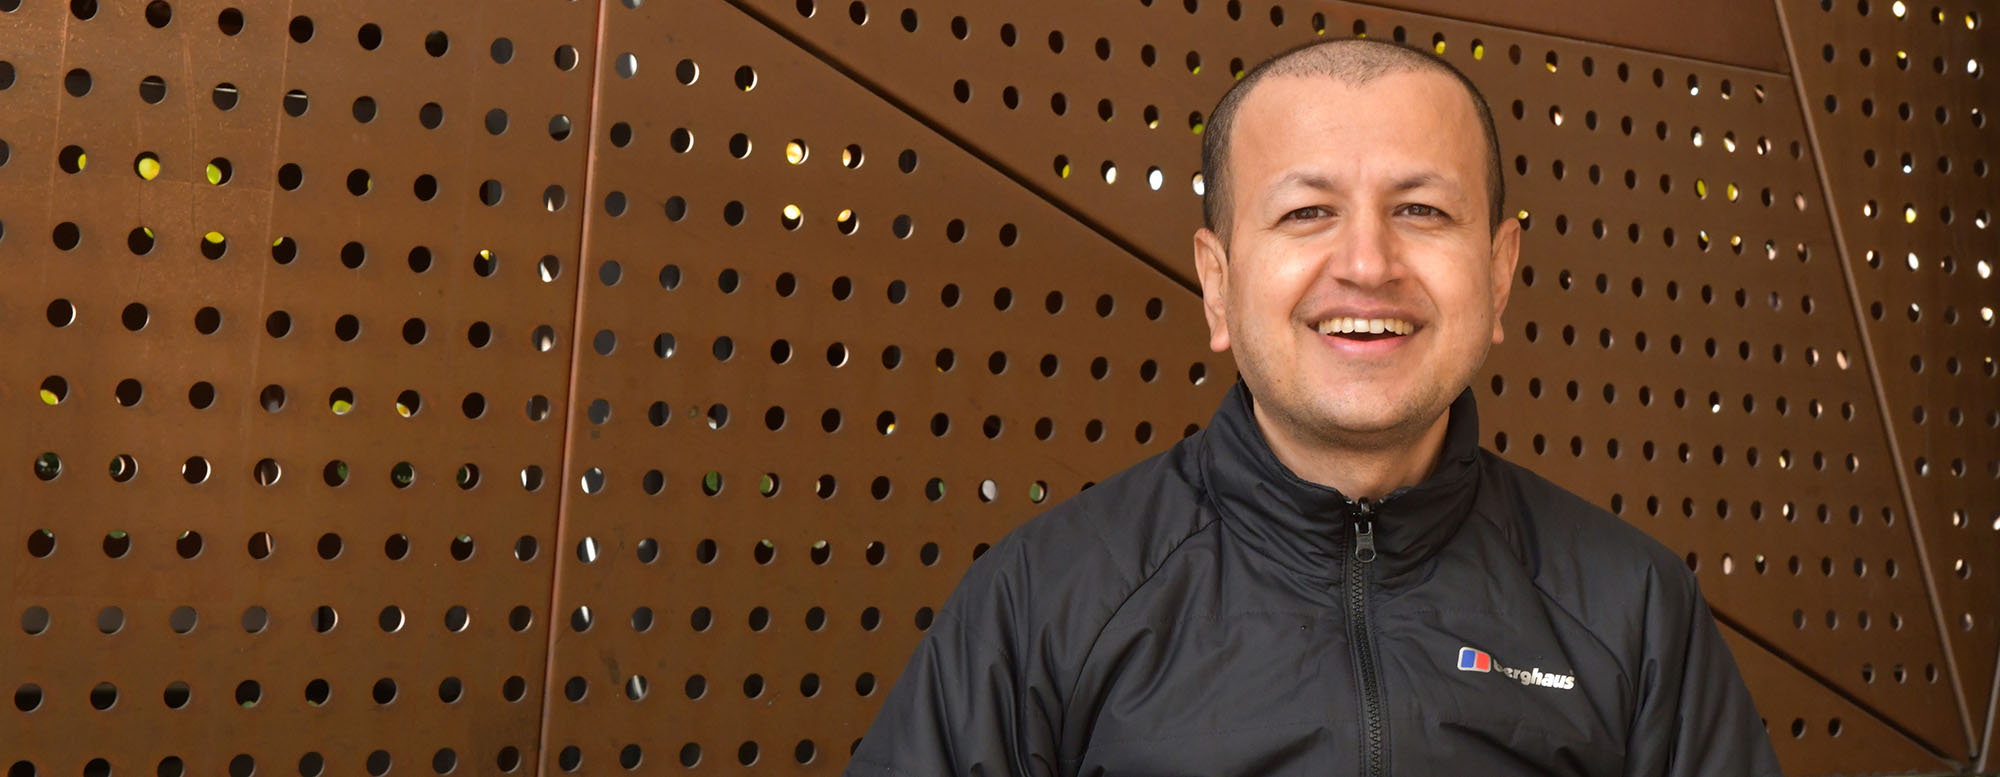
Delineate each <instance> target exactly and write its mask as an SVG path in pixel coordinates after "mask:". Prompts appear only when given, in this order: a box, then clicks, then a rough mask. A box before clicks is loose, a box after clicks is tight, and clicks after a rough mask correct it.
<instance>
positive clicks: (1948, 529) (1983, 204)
mask: <svg viewBox="0 0 2000 777" xmlns="http://www.w3.org/2000/svg"><path fill="white" fill-rule="evenodd" d="M1779 10H1780V11H1781V13H1782V15H1783V18H1784V20H1785V22H1786V28H1787V32H1788V35H1789V38H1788V43H1789V46H1790V48H1791V50H1792V52H1793V55H1794V57H1795V61H1796V62H1797V67H1796V68H1795V72H1797V73H1798V77H1799V80H1798V84H1797V88H1798V92H1799V93H1800V95H1801V97H1802V100H1803V101H1804V103H1805V104H1806V108H1807V110H1806V117H1807V122H1808V124H1809V126H1811V127H1812V128H1813V130H1814V132H1813V137H1814V139H1815V141H1816V143H1817V145H1816V147H1815V149H1814V154H1815V159H1816V162H1817V163H1818V164H1819V165H1820V169H1821V171H1822V174H1823V176H1824V181H1825V196H1826V200H1827V201H1828V202H1830V203H1831V204H1832V206H1833V207H1834V222H1835V224H1836V226H1837V227H1838V229H1839V233H1838V235H1839V238H1840V248H1841V256H1842V262H1843V264H1844V265H1845V267H1846V268H1847V271H1848V273H1849V275H1850V277H1851V278H1852V283H1853V288H1854V290H1855V295H1854V300H1855V302H1854V307H1855V315H1857V316H1858V317H1859V318H1860V320H1861V321H1862V322H1863V324H1864V331H1865V334H1866V336H1867V338H1868V340H1869V343H1870V346H1871V348H1870V350H1869V361H1870V366H1871V367H1872V370H1873V373H1874V374H1875V375H1876V376H1877V380H1878V382H1879V383H1878V385H1879V386H1880V392H1879V395H1878V397H1877V401H1878V402H1879V404H1880V406H1879V410H1878V412H1879V413H1881V414H1883V415H1884V416H1885V417H1886V419H1887V423H1888V424H1889V427H1890V431H1891V432H1892V433H1893V435H1894V442H1895V444H1896V446H1897V450H1896V451H1895V453H1896V458H1895V459H1894V460H1892V461H1890V462H1887V463H1888V464H1890V465H1891V466H1893V468H1894V474H1895V476H1896V478H1897V479H1898V480H1899V481H1900V482H1902V483H1903V484H1905V494H1906V495H1907V496H1908V497H1909V500H1910V501H1909V503H1908V505H1907V506H1906V509H1908V510H1910V511H1911V512H1912V515H1913V518H1914V521H1913V523H1914V524H1915V526H1916V529H1917V537H1918V539H1919V540H1920V541H1921V542H1922V543H1923V545H1924V548H1925V551H1926V553H1927V556H1928V559H1927V563H1926V564H1925V565H1924V566H1923V567H1922V568H1921V570H1920V571H1921V572H1922V573H1923V575H1924V578H1925V580H1926V582H1927V584H1929V585H1931V586H1933V588H1934V591H1935V596H1934V599H1933V607H1934V611H1935V615H1936V619H1937V620H1938V621H1939V625H1940V627H1941V628H1942V629H1943V631H1944V632H1945V633H1946V634H1948V635H1949V645H1950V647H1951V648H1952V650H1953V658H1954V661H1953V666H1954V667H1955V668H1956V671H1955V672H1954V676H1953V677H1950V678H1948V680H1949V681H1951V682H1954V683H1956V688H1957V690H1958V691H1959V694H1960V695H1959V699H1958V700H1959V703H1961V704H1964V705H1966V706H1967V707H1968V708H1969V710H1968V715H1967V724H1968V726H1969V727H1970V728H1971V731H1970V732H1969V733H1970V734H1971V735H1972V736H1973V737H1975V741H1985V742H1987V743H1988V747H1989V749H1990V745H1991V736H1992V734H1991V732H1992V726H1993V707H1992V703H1993V702H1992V700H1993V699H1994V698H1995V693H1996V691H1995V679H1996V678H1995V664H1996V661H2000V586H1996V585H1995V583H1994V578H1993V575H1994V573H1995V572H1996V571H2000V542H1996V541H1995V539H1996V533H2000V455H1996V451H1995V448H1996V442H1995V441H1996V439H2000V432H1996V431H1995V429H1996V428H2000V380H1996V377H2000V365H1996V364H1995V359H1996V358H2000V329H1996V328H1995V326H1994V324H1995V321H1994V308H1995V307H1996V306H2000V280H1996V279H1994V278H1993V271H1994V269H1995V267H1994V264H1995V263H1996V262H2000V252H1996V251H1995V248H1996V247H2000V235H1996V230H1994V229H1993V225H1992V220H1993V211H1994V208H1995V202H1996V200H2000V197H1996V195H2000V186H1996V184H1995V181H1994V179H1993V178H1992V172H1991V169H1990V166H1991V165H1992V164H1993V163H1994V162H1995V161H1996V160H1995V159H1993V158H1992V155H1993V152H1994V150H1995V149H1996V148H2000V144H1996V143H1995V141H1994V133H1995V130H1994V128H1993V127H1991V126H1988V125H1989V123H1990V122H1991V117H1990V114H1991V112H1992V111H1993V110H1994V109H1995V108H1996V106H2000V84H1996V82H1995V81H1994V79H1993V78H1992V77H1991V76H1990V74H1988V73H1986V72H1985V71H1986V68H1989V67H1991V66H1992V65H1993V64H1994V57H1995V55H1996V54H2000V47H1996V46H1995V45H1994V42H1993V34H1992V32H1991V31H1990V30H1988V29H1987V24H1989V23H1990V22H1991V21H1992V18H1991V17H1992V14H1993V12H1994V11H1995V10H1996V9H1995V8H1994V7H1993V6H1991V5H1990V4H1989V5H1982V6H1974V7H1960V6H1951V7H1948V8H1938V7H1932V6H1929V5H1922V4H1916V5H1909V6H1896V5H1891V4H1880V3H1877V4H1873V5H1872V6H1871V5H1869V4H1862V5H1853V4H1848V3H1841V4H1838V5H1835V4H1831V3H1829V4H1825V5H1822V4H1819V3H1804V2H1785V3H1781V4H1780V8H1779ZM1878 471H1879V470H1878ZM1981 756H1982V758H1984V759H1985V762H1986V764H1987V766H1984V767H1982V768H1991V764H1992V763H1993V761H1992V759H1991V757H1990V755H1987V754H1986V752H1982V754H1981Z"/></svg>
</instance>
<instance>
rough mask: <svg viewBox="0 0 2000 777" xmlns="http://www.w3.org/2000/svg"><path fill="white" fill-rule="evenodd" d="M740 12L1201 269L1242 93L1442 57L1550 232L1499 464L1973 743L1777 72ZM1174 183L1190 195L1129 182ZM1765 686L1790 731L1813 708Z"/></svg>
mask: <svg viewBox="0 0 2000 777" xmlns="http://www.w3.org/2000/svg"><path fill="white" fill-rule="evenodd" d="M745 5H746V6H748V7H749V9H750V10H751V11H752V12H753V13H754V14H755V15H757V16H758V17H759V18H760V19H763V20H765V21H767V22H768V23H770V24H772V25H774V26H775V27H778V28H780V29H782V30H784V31H785V32H786V33H787V34H788V35H789V36H791V37H792V38H794V39H796V40H798V41H800V42H801V43H802V44H803V45H805V46H807V47H808V48H811V49H812V50H814V51H816V52H818V53H820V54H821V55H822V56H825V57H827V58H829V59H830V60H832V61H834V62H835V63H836V64H838V65H839V66H841V67H843V68H844V69H845V70H846V71H847V72H848V73H849V74H850V75H851V76H852V77H854V78H855V79H856V80H858V81H860V82H862V83H864V84H868V85H870V86H871V87H873V88H874V89H876V90H877V91H878V92H880V93H882V94H884V95H885V96H887V97H888V98H889V99H891V100H894V101H897V102H898V103H900V104H901V105H903V107H904V108H905V110H907V111H909V112H910V113H912V114H914V115H917V116H920V117H922V118H924V119H925V120H926V121H927V122H928V123H930V124H932V125H933V126H935V127H938V128H939V129H940V131H942V132H945V133H947V134H949V135H950V136H952V137H953V138H955V139H957V140H958V141H959V142H960V143H962V144H963V145H965V146H966V147H967V148H969V149H973V150H974V151H975V152H977V153H980V154H981V155H982V156H984V157H986V158H988V159H989V160H991V161H992V162H994V163H995V164H996V165H998V166H1000V167H1002V168H1003V169H1005V170H1007V171H1008V173H1009V174H1010V175H1012V176H1013V177H1015V178H1016V179H1017V180H1019V181H1021V182H1022V184H1023V185H1024V186H1026V187H1027V188H1030V189H1033V190H1036V191H1039V192H1041V193H1043V194H1044V195H1045V196H1047V197H1049V198H1050V199H1051V200H1052V201H1054V202H1057V203H1059V204H1061V205H1063V206H1064V207H1065V208H1066V209H1068V210H1070V211H1072V212H1076V213H1080V214H1082V215H1083V217H1084V219H1085V221H1086V222H1087V223H1090V224H1092V225H1093V226H1095V227H1096V228H1098V229H1099V230H1101V231H1103V232H1105V233H1107V234H1110V235H1114V236H1116V237H1117V238H1118V239H1120V240H1121V241H1122V242H1124V243H1126V244H1127V245H1129V246H1131V247H1133V248H1134V249H1135V250H1137V251H1140V252H1142V253H1143V254H1145V255H1147V256H1148V257H1149V258H1150V260H1151V263H1152V264H1153V265H1154V266H1156V267H1159V268H1161V270H1162V271H1163V272H1168V273H1173V274H1176V275H1177V276H1179V277H1183V278H1184V277H1186V275H1187V274H1188V273H1187V267H1189V266H1190V264H1191V263H1189V262H1188V261H1187V259H1186V258H1185V252H1186V250H1187V249H1186V248H1185V246H1186V238H1185V237H1184V236H1185V235H1186V234H1187V233H1188V232H1190V231H1192V229H1193V228H1194V227H1195V226H1197V225H1198V223H1199V216H1198V214H1197V208H1198V207H1199V197H1198V195H1196V194H1195V191H1194V189H1193V188H1192V186H1191V185H1190V184H1191V181H1190V180H1189V179H1188V178H1187V176H1188V175H1190V173H1189V172H1188V171H1190V170H1192V169H1193V167H1194V166H1195V165H1196V164H1197V162H1198V147H1197V140H1198V137H1199V135H1198V130H1199V127H1200V124H1201V117H1202V112H1203V111H1206V110H1207V109H1208V107H1209V106H1211V105H1213V103H1214V101H1215V99H1216V98H1217V97H1218V96H1219V94H1220V92H1221V91H1222V90H1223V89H1224V88H1226V87H1227V86H1228V85H1229V84H1230V83H1231V82H1232V79H1231V78H1230V77H1229V76H1228V75H1226V74H1229V73H1235V72H1239V71H1240V70H1241V69H1242V67H1243V64H1244V63H1254V62H1256V61H1258V60H1259V59H1261V58H1262V57H1263V56H1265V55H1267V54H1268V53H1270V52H1273V51H1277V50H1281V49H1283V48H1285V47H1287V46H1290V45H1294V44H1297V43H1300V42H1304V41H1307V40H1312V39H1315V38H1319V37H1323V36H1326V35H1354V34H1368V35H1374V36H1380V37H1387V38H1391V39H1394V40H1398V41H1404V42H1409V43H1413V44H1416V45H1428V46H1430V47H1432V48H1434V49H1436V50H1439V51H1440V52H1441V53H1443V55H1444V56H1445V57H1447V58H1448V59H1450V60H1452V61H1453V62H1455V63H1456V64H1458V65H1459V66H1460V67H1461V68H1462V69H1464V70H1465V71H1466V72H1467V74H1468V75H1470V76H1471V77H1472V78H1473V79H1474V80H1475V81H1477V82H1478V83H1480V84H1481V87H1482V89H1483V90H1485V91H1486V93H1487V94H1488V96H1489V99H1491V101H1492V102H1493V104H1494V108H1495V113H1496V118H1497V119H1498V121H1499V130H1500V133H1501V140H1502V145H1503V148H1504V150H1505V152H1506V153H1505V156H1506V166H1507V167H1508V168H1509V169H1508V186H1509V189H1510V198H1511V202H1513V203H1514V205H1515V208H1517V209H1519V210H1520V211H1521V213H1522V214H1524V217H1525V223H1526V225H1527V226H1528V230H1527V233H1526V237H1525V239H1524V248H1523V254H1524V258H1523V266H1522V269H1521V275H1520V277H1519V279H1518V282H1517V287H1516V294H1515V300H1514V308H1513V310H1512V311H1510V316H1509V318H1510V322H1511V323H1510V327H1509V337H1510V342H1509V343H1508V344H1507V345H1505V346H1503V347H1501V348H1500V349H1498V350H1497V351H1496V353H1495V354H1494V357H1493V360H1492V363H1491V364H1490V365H1489V369H1488V371H1487V374H1486V375H1483V376H1481V378H1480V381H1479V383H1478V384H1477V385H1478V388H1479V389H1480V391H1481V394H1482V397H1481V399H1482V401H1483V402H1484V403H1485V406H1486V408H1487V416H1488V418H1489V423H1488V426H1489V429H1488V434H1489V439H1488V441H1487V442H1488V445H1489V446H1490V447H1493V448H1494V449H1496V450H1499V451H1500V452H1502V453H1503V454H1505V455H1508V456H1510V457H1513V458H1515V459H1516V460H1518V461H1521V462H1523V463H1524V464H1527V465H1529V466H1531V467H1533V468H1535V469H1537V470H1538V471H1541V472H1544V473H1546V474H1547V475H1549V476H1550V477H1552V478H1553V479H1555V480H1557V481H1559V482H1562V483H1564V484H1565V485H1567V486H1569V487H1570V488H1572V489H1574V490H1576V491H1578V492H1579V493H1582V494H1584V495H1586V496H1588V497H1590V498H1592V499H1593V500H1595V501H1597V502H1598V503H1600V504H1603V505H1605V506H1606V507H1609V508H1611V509H1612V510H1613V511H1614V512H1617V513H1618V514H1620V515H1622V516H1624V517H1626V518H1627V519H1628V520H1631V521H1632V522H1634V523H1635V524H1636V525H1639V526H1640V527H1642V528H1644V529H1646V530H1648V531H1650V532H1652V533H1653V534H1654V535H1655V536H1656V537H1658V538H1660V539H1661V540H1662V541H1663V542H1665V543H1667V544H1668V545H1669V546H1670V547H1674V548H1677V549H1680V550H1681V551H1683V552H1684V553H1685V554H1686V555H1687V558H1688V562H1689V564H1690V565H1691V566H1692V567H1694V568H1695V569H1696V571H1697V573H1698V574H1699V575H1700V576H1701V577H1702V580H1703V585H1704V587H1705V588H1706V589H1707V591H1708V593H1709V595H1710V596H1711V598H1712V600H1713V601H1714V603H1715V605H1716V607H1717V610H1718V611H1719V612H1720V613H1721V615H1722V616H1723V617H1724V618H1725V619H1726V620H1728V621H1729V622H1730V623H1732V624H1735V625H1737V626H1738V627H1740V628H1742V629H1743V630H1744V631H1745V632H1747V633H1749V634H1752V635H1754V636H1755V637H1756V639H1757V640H1758V643H1759V644H1761V645H1763V646H1764V647H1766V648H1767V649H1773V650H1778V651H1781V652H1782V653H1783V654H1784V655H1785V656H1786V657H1787V658H1788V659H1789V661H1790V662H1792V664H1793V665H1794V666H1797V667H1803V668H1806V669H1808V670H1810V671H1811V672H1812V674H1813V676H1815V677H1817V678H1820V679H1822V680H1823V681H1825V682H1827V683H1830V684H1831V685H1832V686H1833V688H1834V689H1836V691H1837V692H1838V693H1840V694H1843V695H1845V696H1846V697H1847V698H1849V699H1851V700H1853V701H1854V702H1855V703H1857V704H1859V705H1861V707H1862V708H1863V709H1865V710H1867V711H1868V712H1869V713H1870V714H1873V715H1877V716H1881V717H1882V718H1883V719H1885V720H1887V721H1892V722H1893V725H1894V726H1896V727H1900V728H1901V729H1902V730H1904V731H1906V732H1910V733H1911V734H1912V735H1913V736H1914V737H1915V738H1916V739H1918V740H1919V741H1921V742H1924V743H1925V744H1926V746H1928V747H1929V748H1931V749H1933V750H1935V751H1936V752H1938V753H1945V754H1951V755H1952V757H1955V758H1963V757H1964V756H1965V753H1966V748H1965V746H1964V741H1963V740H1964V736H1963V734H1962V729H1963V719H1962V717H1961V716H1960V714H1959V712H1958V710H1957V709H1956V708H1955V707H1954V705H1953V704H1952V703H1951V692H1950V689H1949V687H1948V684H1941V683H1940V682H1939V678H1940V677H1941V676H1942V673H1943V672H1944V671H1945V670H1946V666H1947V662H1946V661H1945V660H1944V657H1943V654H1942V651H1941V648H1940V645H1939V640H1938V635H1937V633H1936V630H1935V628H1934V626H1931V625H1928V624H1926V623H1925V622H1924V618H1923V614H1924V613H1925V612H1926V611H1927V609H1928V598H1927V594H1926V591H1925V588H1924V586H1923V583H1922V580H1921V575H1919V574H1915V573H1914V572H1913V570H1914V569H1915V568H1916V567H1918V566H1921V564H1920V562H1919V561H1918V555H1917V553H1916V551H1915V549H1914V547H1913V544H1912V539H1911V535H1910V532H1911V529H1910V524H1909V522H1908V521H1906V520H1904V511H1903V509H1902V506H1901V504H1900V501H1899V495H1898V490H1897V487H1896V483H1895V481H1894V479H1893V478H1891V477H1890V476H1889V474H1888V468H1887V466H1886V464H1887V462H1888V461H1889V460H1890V459H1891V456H1890V455H1889V453H1888V448H1887V447H1886V445H1885V444H1884V437H1883V433H1882V430H1881V426H1880V419H1879V417H1878V416H1876V415H1875V414H1873V413H1870V412H1869V407H1870V405H1871V404H1872V402H1873V394H1872V388H1871V385H1870V383H1869V381H1868V379H1867V376H1866V374H1865V371H1864V370H1863V369H1862V368H1861V367H1860V362H1859V360H1860V357H1861V352H1862V351H1861V346H1860V342H1859V339H1858V332H1857V331H1856V325H1855V323H1854V321H1853V319H1852V316H1851V314H1850V312H1849V310H1848V309H1847V307H1846V306H1845V305H1844V304H1843V302H1844V300H1845V298H1846V288H1845V286H1844V284H1843V282H1842V276H1841V274H1840V269H1839V265H1838V262H1837V261H1836V259H1835V252H1834V251H1833V245H1832V242H1833V241H1832V229H1831V227H1830V225H1829V222H1828V220H1827V218H1826V214H1825V213H1824V208H1823V206H1822V205H1821V204H1820V203H1819V202H1818V201H1817V199H1816V198H1815V196H1814V194H1815V192H1816V190H1817V188H1818V183H1817V177H1816V175H1815V171H1814V168H1813V166H1812V161H1811V159H1810V157H1809V156H1808V143H1807V140H1808V139H1807V137H1806V131H1805V126H1804V125H1803V122H1802V119H1801V115H1800V110H1799V107H1798V104H1797V102H1796V99H1795V97H1794V96H1793V94H1792V89H1791V84H1790V82H1789V80H1788V79H1787V78H1786V77H1784V76H1783V75H1780V74H1774V73H1770V72H1764V71H1758V70H1751V69H1745V68H1740V67H1732V66H1727V65H1715V64H1707V63H1702V62H1694V61H1689V60H1686V59H1681V58H1676V57H1666V56H1660V55H1656V54H1649V53H1644V52H1635V51H1630V50H1624V49H1619V48H1614V47H1611V46H1606V45H1600V44H1596V43H1586V42H1580V41H1576V40H1567V39H1560V38H1553V37H1549V36H1544V35H1538V34H1533V33H1526V32H1519V31H1512V30H1506V29H1500V28H1495V27H1491V26H1485V25H1477V24H1470V23H1466V22H1462V21H1455V20H1450V19H1441V18H1436V17H1429V16H1423V15H1418V14H1411V13H1405V12H1398V11H1390V10H1384V9H1379V8H1373V7H1369V6H1359V5H1346V4H1313V5H1309V6H1280V7H1279V8H1278V10H1277V11H1275V12H1267V11H1266V10H1265V9H1264V8H1263V6H1261V5H1260V6H1257V7H1255V8H1243V7H1241V6H1239V5H1236V4H1212V3H1168V2H1159V3H1152V4H1148V3H1143V2H1142V3H1137V4H1132V5H1122V6H1104V5H1093V4H1074V3H1045V4H1036V5H1034V6H1033V7H1029V8H1014V9H1011V10H1009V11H1000V10H996V9H992V8H989V7H982V6H975V5H973V4H965V3H939V4H936V5H935V6H928V5H927V6H925V7H924V8H921V9H918V10H916V11H915V12H913V13H911V14H892V13H891V12H890V9H887V8H884V7H881V6H877V5H872V4H864V3H851V4H841V3H818V4H813V3H796V4H794V3H780V2H777V1H776V0H759V1H758V2H746V3H745ZM1775 42H1776V41H1775V40H1774V41H1773V43H1775ZM911 61H935V62H947V61H948V62H952V63H954V66H953V67H950V68H912V67H908V66H907V63H908V62H911ZM1058 95H1060V96H1061V97H1060V104H1061V105H1063V106H1066V107H1065V109H1064V110H1061V111H1058V110H1056V109H1055V108H1053V107H1052V105H1053V104H1054V103H1052V101H1056V100H1057V99H1058V98H1057V96H1058ZM1099 100H1102V101H1103V103H1102V105H1107V106H1109V109H1108V110H1106V111H1105V112H1102V113H1100V112H1099V108H1098V107H1096V106H1099V105H1100V103H1099V102H1098V101H1099ZM1135 109H1137V110H1135ZM1134 114H1138V115H1136V116H1135V115H1134ZM1154 115H1158V116H1160V117H1162V118H1161V119H1160V121H1159V122H1158V123H1155V122H1153V121H1151V120H1150V118H1151V117H1152V116H1154ZM1107 117H1108V118H1107ZM1104 165H1115V166H1116V169H1117V170H1118V171H1119V175H1118V176H1117V177H1115V178H1112V177H1110V176H1106V175H1103V174H1102V172H1103V171H1104V169H1105V168H1104ZM1153 168H1158V169H1161V170H1164V171H1166V174H1165V175H1164V176H1163V177H1164V179H1165V181H1166V182H1169V183H1171V184H1172V185H1171V186H1164V187H1161V189H1160V190H1158V191H1155V190H1154V187H1153V186H1152V185H1150V184H1151V183H1152V182H1151V181H1150V180H1149V176H1142V175H1134V174H1133V172H1134V171H1138V170H1149V171H1150V170H1151V169H1153ZM1107 178H1110V180H1107ZM1864 465H1865V466H1866V467H1867V468H1866V469H1862V467H1863V466H1864ZM1778 665H1779V666H1783V665H1784V663H1782V662H1781V663H1779V664H1778ZM1794 671H1797V670H1794ZM1750 680H1751V682H1752V683H1753V686H1754V687H1756V688H1757V689H1758V690H1759V691H1760V696H1759V698H1760V703H1762V704H1763V705H1764V706H1765V707H1766V708H1767V709H1766V711H1767V714H1773V715H1776V714H1780V713H1783V712H1785V711H1787V710H1793V709H1798V705H1800V704H1804V703H1807V701H1808V700H1803V699H1797V698H1793V697H1789V696H1786V695H1785V694H1783V693H1781V692H1779V691H1777V690H1773V689H1772V688H1776V687H1791V685H1792V683H1790V679H1789V678H1788V679H1787V680H1786V681H1784V684H1783V685H1778V686H1770V687H1767V686H1765V685H1762V684H1761V680H1760V678H1758V677H1755V676H1753V677H1751V678H1750ZM1864 730H1865V731H1872V730H1874V729H1857V730H1856V731H1864ZM1847 736H1855V737H1861V736H1868V734H1865V733H1849V734H1847ZM1796 758H1797V757H1796V756H1795V758H1794V760H1796ZM1798 766H1800V768H1812V769H1821V768H1823V769H1838V768H1839V765H1838V763H1837V762H1835V761H1832V760H1825V761H1820V762H1818V763H1813V762H1806V763H1803V764H1798Z"/></svg>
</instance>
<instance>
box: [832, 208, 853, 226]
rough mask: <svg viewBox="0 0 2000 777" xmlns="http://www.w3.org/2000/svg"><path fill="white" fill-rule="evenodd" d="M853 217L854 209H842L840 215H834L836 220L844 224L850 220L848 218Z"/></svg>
mask: <svg viewBox="0 0 2000 777" xmlns="http://www.w3.org/2000/svg"><path fill="white" fill-rule="evenodd" d="M852 218H854V211H851V210H842V211H841V212H840V215H838V216H834V217H833V220H834V221H838V222H840V223H842V224H845V223H847V222H848V220H850V219H852Z"/></svg>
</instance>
